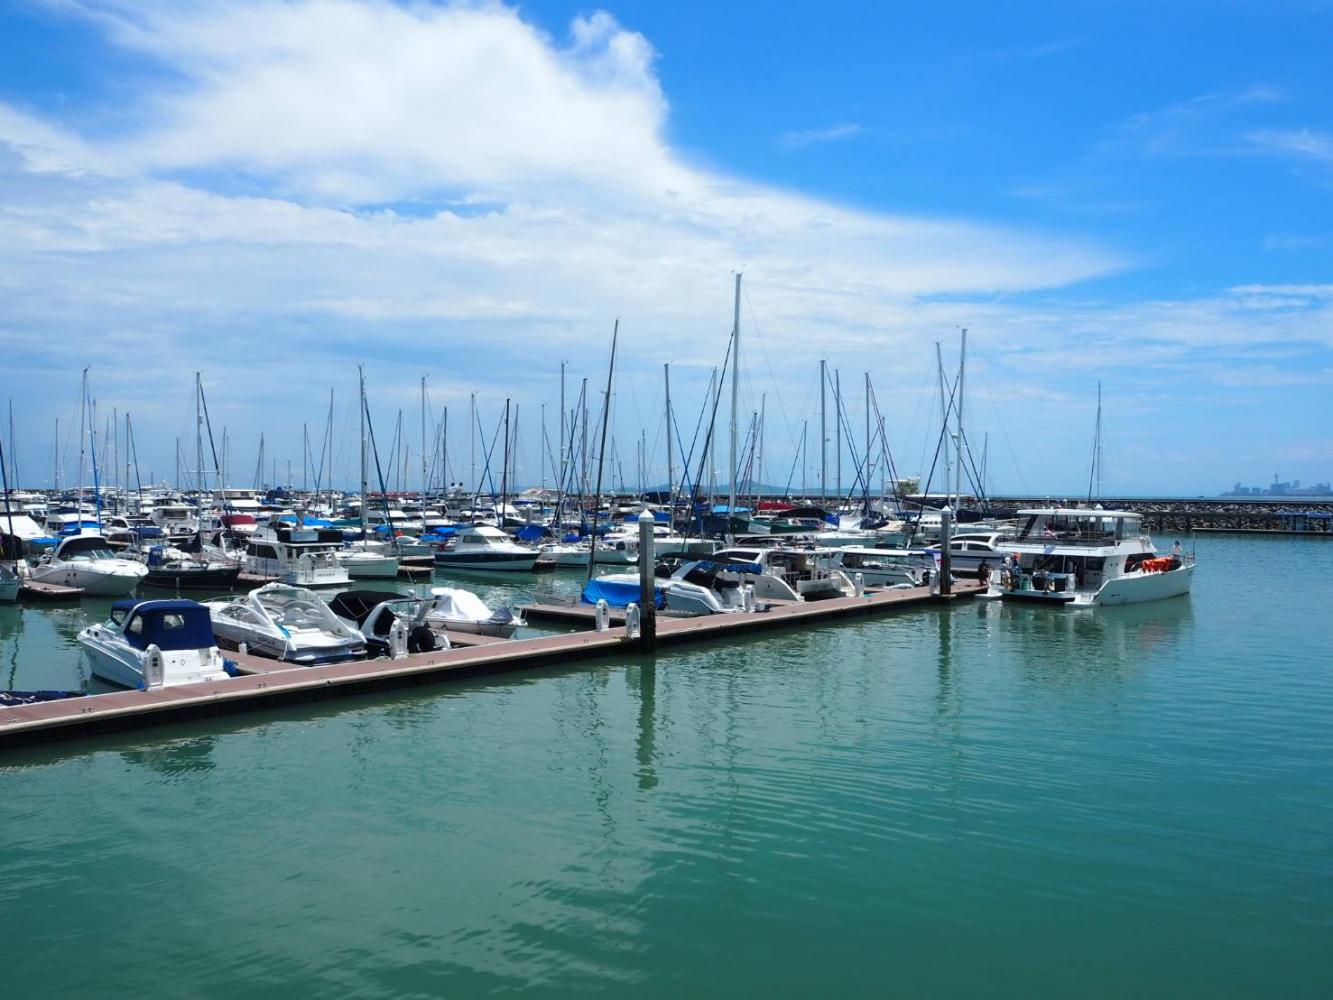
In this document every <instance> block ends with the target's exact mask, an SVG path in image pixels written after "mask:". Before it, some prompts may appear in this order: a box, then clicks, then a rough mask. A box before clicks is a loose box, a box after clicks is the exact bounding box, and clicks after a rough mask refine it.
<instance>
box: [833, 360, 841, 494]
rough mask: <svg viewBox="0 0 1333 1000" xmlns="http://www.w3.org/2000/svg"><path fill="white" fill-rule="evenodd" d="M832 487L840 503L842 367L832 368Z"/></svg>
mask: <svg viewBox="0 0 1333 1000" xmlns="http://www.w3.org/2000/svg"><path fill="white" fill-rule="evenodd" d="M833 469H834V472H833V489H834V492H835V493H837V502H838V505H839V506H841V505H842V369H840V368H835V369H833Z"/></svg>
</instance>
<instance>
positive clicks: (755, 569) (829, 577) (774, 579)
mask: <svg viewBox="0 0 1333 1000" xmlns="http://www.w3.org/2000/svg"><path fill="white" fill-rule="evenodd" d="M709 561H711V562H715V563H722V564H724V565H722V567H721V568H720V570H719V572H718V578H719V579H721V580H734V581H736V582H738V583H748V584H752V585H753V586H754V596H755V598H756V599H757V600H760V601H771V600H778V601H820V600H827V599H828V598H833V597H855V596H856V587H855V585H854V584H853V583H852V581H851V578H850V577H848V576H847V574H846V573H845V572H844V571H843V570H841V569H838V568H837V567H835V566H833V565H832V560H831V559H830V557H829V554H828V553H827V552H826V551H823V550H815V551H810V550H805V549H789V548H781V547H775V548H748V547H747V548H731V549H722V550H721V551H720V552H716V553H714V554H713V555H712V556H710V557H709Z"/></svg>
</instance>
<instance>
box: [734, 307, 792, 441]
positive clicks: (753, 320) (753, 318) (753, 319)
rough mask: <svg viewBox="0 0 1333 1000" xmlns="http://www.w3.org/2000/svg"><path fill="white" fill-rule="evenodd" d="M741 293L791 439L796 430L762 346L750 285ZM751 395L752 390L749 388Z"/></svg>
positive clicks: (761, 333) (788, 437)
mask: <svg viewBox="0 0 1333 1000" xmlns="http://www.w3.org/2000/svg"><path fill="white" fill-rule="evenodd" d="M741 295H743V296H744V297H745V305H746V306H747V307H748V308H749V310H750V323H751V325H752V326H753V327H754V334H755V335H754V339H755V341H756V342H758V344H759V353H760V354H762V355H763V356H764V367H765V368H766V369H767V370H768V378H769V381H770V382H772V383H773V392H774V393H775V394H776V396H777V402H778V412H779V413H781V414H782V422H783V424H785V425H786V427H787V440H788V441H791V440H793V439H794V438H795V437H796V432H795V430H794V429H793V428H792V424H791V420H790V419H789V418H788V417H787V410H786V407H784V406H783V405H782V391H781V390H780V389H779V388H778V379H777V376H776V375H774V374H773V364H772V362H771V361H770V360H769V357H768V348H767V347H765V346H764V334H763V331H762V330H761V329H760V328H759V316H758V314H757V313H756V312H755V311H754V303H753V302H751V301H750V287H749V286H748V285H745V286H743V287H742V288H741ZM751 396H753V390H751Z"/></svg>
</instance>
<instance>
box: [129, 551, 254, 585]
mask: <svg viewBox="0 0 1333 1000" xmlns="http://www.w3.org/2000/svg"><path fill="white" fill-rule="evenodd" d="M144 562H145V564H146V565H147V566H148V575H147V576H145V577H144V578H143V584H144V586H145V587H167V588H170V589H172V590H215V591H216V590H231V589H232V588H233V587H235V586H236V581H237V579H238V578H239V577H240V575H241V564H240V562H239V561H237V560H235V559H211V558H209V557H207V556H205V555H204V554H203V552H202V551H200V552H195V553H191V552H186V551H183V550H181V549H178V548H175V547H172V546H166V545H154V546H152V547H150V548H149V550H148V552H147V554H146V556H145V558H144Z"/></svg>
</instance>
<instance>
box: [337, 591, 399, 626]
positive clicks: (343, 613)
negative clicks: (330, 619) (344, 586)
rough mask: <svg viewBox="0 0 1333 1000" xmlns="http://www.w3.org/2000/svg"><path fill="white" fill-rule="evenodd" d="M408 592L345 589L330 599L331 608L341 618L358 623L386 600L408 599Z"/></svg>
mask: <svg viewBox="0 0 1333 1000" xmlns="http://www.w3.org/2000/svg"><path fill="white" fill-rule="evenodd" d="M407 600H411V598H410V597H409V596H408V595H407V594H399V593H397V592H395V591H388V590H344V591H343V592H342V593H341V594H339V595H338V596H337V597H335V598H333V599H332V600H331V601H329V610H330V611H332V612H333V613H334V614H335V615H337V616H338V617H339V618H350V619H351V620H352V621H354V622H356V623H357V624H358V625H360V624H361V623H363V622H364V621H365V620H366V617H367V616H368V615H369V614H370V613H371V612H372V611H374V610H375V609H376V608H378V607H379V606H380V605H381V604H383V603H384V602H385V601H407Z"/></svg>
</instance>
